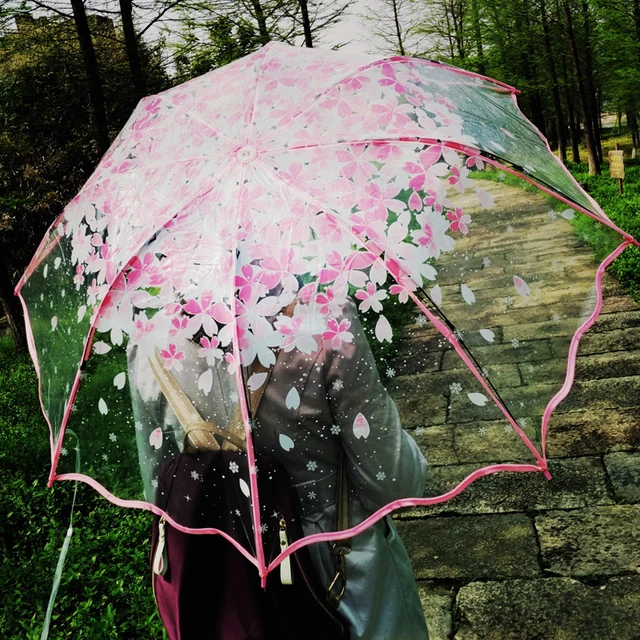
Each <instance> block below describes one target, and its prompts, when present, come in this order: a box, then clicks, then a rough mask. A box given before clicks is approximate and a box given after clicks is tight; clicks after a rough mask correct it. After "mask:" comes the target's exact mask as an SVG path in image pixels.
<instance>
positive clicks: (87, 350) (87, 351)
mask: <svg viewBox="0 0 640 640" xmlns="http://www.w3.org/2000/svg"><path fill="white" fill-rule="evenodd" d="M229 166H231V165H229ZM223 172H224V171H223ZM219 179H220V177H219V176H218V177H215V176H214V177H213V178H212V179H211V180H210V181H209V182H208V183H206V186H205V187H203V188H201V189H200V190H199V192H198V193H197V195H196V196H194V197H193V198H191V199H190V200H189V202H188V203H186V204H184V205H183V206H182V207H180V208H179V209H178V210H177V211H174V212H173V213H172V214H171V215H170V216H168V217H167V218H166V219H165V220H164V221H163V222H162V224H161V225H159V226H157V227H154V228H155V231H153V233H150V234H149V236H148V238H147V240H145V242H143V243H141V244H140V246H139V247H138V248H137V249H136V252H135V254H133V255H137V253H138V252H139V251H140V249H141V248H142V247H144V245H145V244H146V243H147V242H148V241H149V239H150V238H152V237H153V236H154V234H155V233H156V232H157V230H158V229H161V228H162V227H164V225H166V224H167V223H168V222H169V221H170V220H173V219H174V218H175V217H176V216H177V215H178V214H179V213H180V212H181V211H183V210H184V209H185V208H186V207H188V206H189V205H191V204H193V203H194V202H196V201H198V200H199V199H201V198H204V197H205V196H206V195H207V194H208V193H209V192H211V191H212V190H213V188H214V186H215V182H216V180H219ZM127 264H128V260H127V262H124V263H123V264H122V266H121V267H120V269H118V271H117V273H116V274H115V277H114V279H113V282H112V284H113V283H115V282H116V281H117V279H118V277H119V276H120V275H121V274H122V273H123V271H124V270H125V269H126V267H127ZM109 291H111V286H110V287H109V290H108V291H107V292H106V293H105V295H104V298H102V300H101V301H100V303H99V305H98V309H97V311H96V313H95V315H94V316H93V318H94V320H93V322H92V324H91V325H90V326H89V333H88V337H87V340H86V342H85V344H84V346H83V349H82V356H81V359H80V362H79V364H78V369H77V372H76V377H75V379H74V382H73V386H72V389H71V393H70V394H69V400H68V402H67V408H66V410H65V412H64V415H63V417H62V421H61V423H60V429H59V430H58V441H57V443H56V450H55V453H54V454H53V456H52V464H51V473H50V475H49V486H51V484H52V483H53V480H54V479H55V470H56V468H57V466H58V461H59V458H60V452H61V450H62V441H63V440H64V434H65V431H66V427H67V423H68V422H69V417H70V415H71V408H72V407H73V404H74V402H75V399H76V395H77V392H78V388H79V386H80V375H81V373H82V370H83V368H84V366H85V362H86V361H87V360H88V358H89V354H90V350H91V345H92V342H93V336H94V335H95V332H96V327H97V323H98V318H99V317H100V313H101V311H102V307H103V305H104V302H105V300H106V299H107V297H108V293H109ZM39 386H40V384H39ZM47 419H48V418H47Z"/></svg>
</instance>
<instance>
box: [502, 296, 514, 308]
mask: <svg viewBox="0 0 640 640" xmlns="http://www.w3.org/2000/svg"><path fill="white" fill-rule="evenodd" d="M504 301H505V302H506V303H507V307H511V306H513V298H512V297H511V296H507V297H506V298H505V300H504Z"/></svg>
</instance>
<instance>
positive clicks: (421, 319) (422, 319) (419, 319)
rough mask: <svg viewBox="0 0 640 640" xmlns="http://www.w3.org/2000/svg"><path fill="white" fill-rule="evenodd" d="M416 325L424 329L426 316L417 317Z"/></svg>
mask: <svg viewBox="0 0 640 640" xmlns="http://www.w3.org/2000/svg"><path fill="white" fill-rule="evenodd" d="M416 324H417V325H418V326H419V327H424V325H425V324H427V316H418V317H417V318H416Z"/></svg>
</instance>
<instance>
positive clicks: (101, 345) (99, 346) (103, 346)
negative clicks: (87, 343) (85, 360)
mask: <svg viewBox="0 0 640 640" xmlns="http://www.w3.org/2000/svg"><path fill="white" fill-rule="evenodd" d="M109 351H111V347H110V346H109V345H108V344H107V343H106V342H96V343H95V344H94V345H93V352H94V353H97V354H99V355H104V354H105V353H109Z"/></svg>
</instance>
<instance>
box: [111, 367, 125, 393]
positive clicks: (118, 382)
mask: <svg viewBox="0 0 640 640" xmlns="http://www.w3.org/2000/svg"><path fill="white" fill-rule="evenodd" d="M126 381H127V374H126V373H125V372H124V371H121V372H120V373H119V374H118V375H117V376H116V377H115V378H114V379H113V386H114V387H115V388H116V389H124V385H125V383H126Z"/></svg>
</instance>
